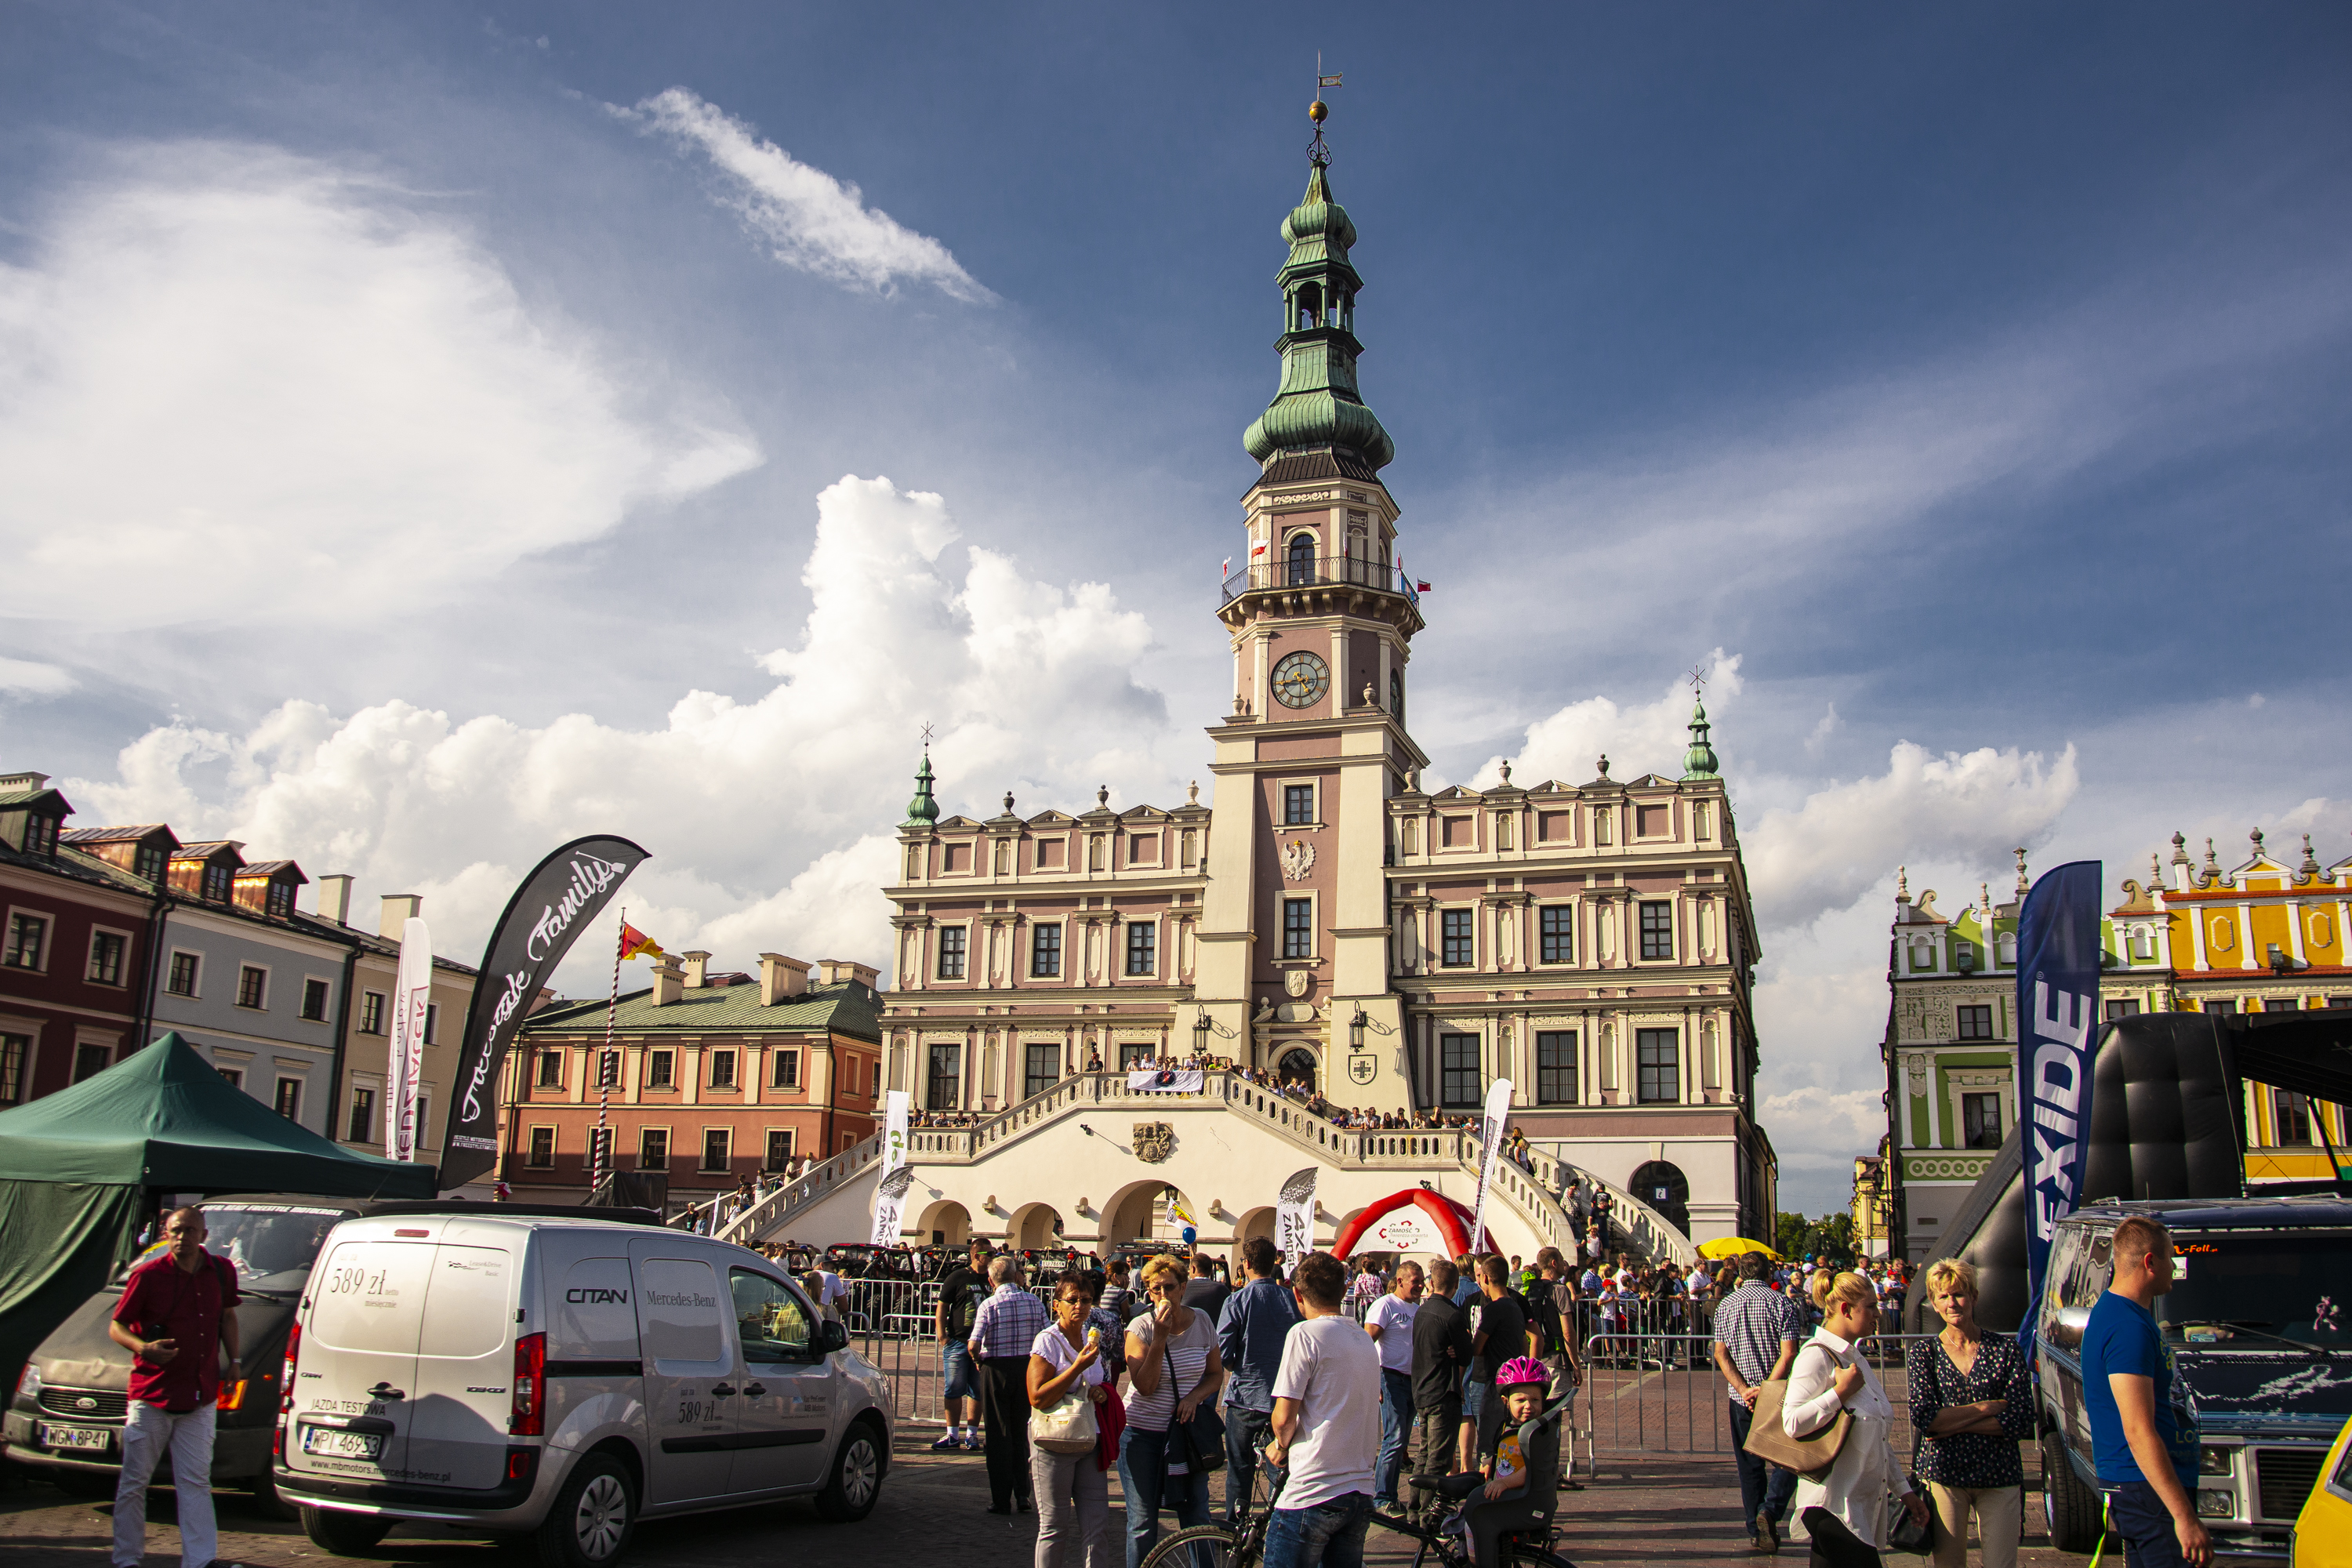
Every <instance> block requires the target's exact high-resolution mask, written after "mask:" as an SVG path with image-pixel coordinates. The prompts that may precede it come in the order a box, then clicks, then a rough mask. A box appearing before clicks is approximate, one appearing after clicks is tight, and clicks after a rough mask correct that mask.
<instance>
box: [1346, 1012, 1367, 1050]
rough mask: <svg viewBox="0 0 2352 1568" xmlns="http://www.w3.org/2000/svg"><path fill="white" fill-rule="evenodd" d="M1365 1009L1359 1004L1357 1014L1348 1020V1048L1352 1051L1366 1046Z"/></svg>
mask: <svg viewBox="0 0 2352 1568" xmlns="http://www.w3.org/2000/svg"><path fill="white" fill-rule="evenodd" d="M1364 1023H1365V1019H1364V1009H1363V1008H1362V1007H1361V1006H1360V1005H1359V1006H1358V1007H1357V1009H1356V1016H1354V1017H1352V1018H1350V1019H1349V1020H1348V1048H1349V1050H1351V1051H1360V1050H1362V1049H1363V1048H1364Z"/></svg>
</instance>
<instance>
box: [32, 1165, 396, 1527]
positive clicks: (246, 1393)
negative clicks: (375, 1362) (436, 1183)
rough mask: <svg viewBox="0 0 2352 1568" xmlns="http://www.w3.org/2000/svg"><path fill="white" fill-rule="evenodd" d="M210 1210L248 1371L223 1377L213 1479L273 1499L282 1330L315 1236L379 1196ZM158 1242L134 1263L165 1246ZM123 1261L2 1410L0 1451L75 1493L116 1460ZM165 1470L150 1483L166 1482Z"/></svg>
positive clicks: (95, 1487) (256, 1200)
mask: <svg viewBox="0 0 2352 1568" xmlns="http://www.w3.org/2000/svg"><path fill="white" fill-rule="evenodd" d="M199 1206H200V1207H202V1208H203V1210H204V1211H205V1231H206V1233H207V1234H206V1236H205V1250H206V1251H208V1252H213V1253H216V1254H218V1255H220V1256H222V1257H225V1258H227V1259H228V1260H229V1261H230V1262H232V1263H234V1264H236V1274H237V1285H238V1288H239V1289H240V1290H241V1291H242V1292H243V1294H244V1300H242V1301H240V1302H239V1303H238V1304H237V1309H236V1328H237V1336H238V1338H237V1349H238V1351H239V1352H240V1359H241V1360H242V1362H243V1363H244V1366H245V1372H246V1375H245V1378H244V1380H243V1381H241V1382H238V1383H234V1384H223V1385H222V1388H221V1393H220V1399H219V1401H218V1404H219V1406H220V1415H219V1426H218V1427H217V1435H216V1436H215V1438H214V1442H213V1477H212V1479H213V1484H214V1485H215V1486H223V1487H245V1488H247V1489H251V1490H252V1491H254V1492H255V1493H257V1494H258V1495H259V1496H260V1497H261V1498H262V1499H263V1500H265V1501H270V1502H275V1501H276V1489H275V1488H274V1487H273V1486H272V1485H271V1482H270V1479H269V1450H270V1442H271V1436H272V1434H273V1433H274V1432H275V1431H276V1429H277V1426H278V1392H279V1391H278V1369H279V1366H280V1364H281V1363H283V1362H284V1360H285V1357H286V1329H287V1325H288V1324H289V1323H291V1322H292V1321H294V1309H295V1305H296V1303H297V1302H298V1301H299V1300H300V1299H301V1294H302V1286H303V1283H304V1281H306V1280H307V1279H310V1264H311V1262H312V1261H313V1260H314V1259H315V1258H317V1257H318V1256H319V1246H320V1242H322V1241H324V1240H325V1239H326V1236H327V1232H329V1231H330V1230H332V1229H333V1228H334V1227H335V1226H336V1225H337V1224H338V1223H340V1222H341V1221H343V1220H346V1219H351V1218H352V1217H354V1216H356V1215H362V1214H366V1213H369V1212H371V1211H372V1210H373V1209H375V1208H379V1207H382V1206H384V1205H379V1204H373V1203H367V1202H362V1201H360V1200H356V1199H350V1198H322V1197H314V1196H307V1195H304V1194H288V1193H263V1194H243V1195H238V1196H233V1197H224V1198H213V1199H209V1200H207V1201H206V1202H205V1203H204V1204H202V1205H199ZM163 1246H164V1244H163V1243H162V1242H160V1241H159V1242H157V1243H156V1244H155V1245H154V1246H152V1247H149V1248H147V1250H146V1251H144V1252H142V1254H140V1256H139V1258H136V1259H134V1260H133V1263H134V1265H135V1264H136V1263H141V1262H144V1261H146V1259H148V1258H153V1257H157V1256H160V1255H161V1254H162V1252H163ZM129 1276H130V1268H124V1269H122V1270H121V1272H120V1273H118V1274H117V1275H116V1276H115V1277H114V1279H113V1280H112V1281H111V1282H110V1284H109V1285H108V1286H107V1287H106V1289H102V1290H100V1291H99V1292H98V1293H97V1294H96V1295H94V1296H92V1297H91V1298H90V1299H89V1300H87V1301H85V1302H83V1303H82V1304H81V1305H80V1306H79V1307H78V1308H76V1309H75V1310H74V1314H73V1316H71V1317H69V1318H68V1319H67V1320H66V1321H64V1322H63V1323H61V1324H59V1325H58V1329H57V1331H55V1332H54V1333H52V1334H50V1335H49V1337H48V1338H47V1339H46V1340H44V1341H42V1342H41V1345H40V1348H39V1349H38V1350H36V1351H35V1352H33V1358H32V1360H31V1361H29V1362H27V1363H26V1365H25V1371H24V1375H23V1376H22V1377H21V1378H20V1379H19V1380H18V1382H17V1384H16V1396H15V1397H14V1398H13V1399H11V1400H10V1401H9V1404H8V1410H7V1414H6V1416H5V1421H0V1451H5V1454H6V1456H7V1458H8V1459H9V1460H10V1461H11V1462H12V1463H15V1464H18V1465H22V1466H24V1467H25V1468H26V1471H27V1472H29V1473H31V1474H34V1475H37V1476H38V1477H40V1478H41V1479H45V1480H49V1481H54V1482H55V1483H56V1484H57V1485H58V1486H59V1487H60V1488H62V1489H65V1490H66V1491H68V1492H69V1493H71V1494H73V1495H74V1496H77V1497H112V1496H113V1495H114V1485H115V1477H116V1475H117V1473H118V1472H119V1471H120V1470H121V1463H122V1424H123V1421H124V1419H125V1418H126V1416H127V1415H128V1413H129V1406H130V1387H131V1352H129V1351H126V1350H124V1349H123V1348H122V1347H121V1345H118V1344H116V1343H115V1342H114V1341H113V1340H112V1339H110V1338H109V1337H108V1335H107V1331H106V1325H107V1322H108V1321H109V1320H110V1319H111V1318H112V1317H113V1315H114V1309H115V1306H116V1304H117V1303H118V1302H120V1301H121V1300H122V1287H123V1283H124V1281H125V1280H126V1279H128V1278H129ZM162 1482H163V1472H162V1471H160V1470H159V1471H158V1472H157V1483H158V1484H159V1485H160V1484H162ZM289 1517H291V1514H290V1510H289Z"/></svg>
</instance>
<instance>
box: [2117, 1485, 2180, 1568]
mask: <svg viewBox="0 0 2352 1568" xmlns="http://www.w3.org/2000/svg"><path fill="white" fill-rule="evenodd" d="M2189 1479H2191V1480H2194V1479H2196V1478H2195V1477H2194V1476H2191V1477H2189ZM2196 1495H2197V1489H2196V1488H2194V1487H2191V1488H2189V1496H2190V1497H2191V1498H2192V1499H2193V1498H2194V1497H2196ZM2106 1499H2107V1522H2108V1523H2109V1524H2111V1525H2113V1526H2114V1527H2115V1531H2116V1534H2117V1535H2120V1536H2122V1537H2123V1538H2124V1562H2125V1563H2126V1564H2127V1565H2128V1568H2180V1537H2179V1536H2178V1535H2175V1534H2174V1533H2173V1532H2172V1510H2170V1509H2168V1508H2166V1507H2165V1506H2164V1500H2163V1499H2162V1498H2160V1497H2158V1496H2157V1495H2156V1489H2155V1488H2154V1487H2152V1486H2150V1485H2148V1484H2147V1482H2146V1481H2126V1482H2125V1483H2124V1484H2123V1485H2121V1486H2119V1487H2112V1488H2109V1489H2107V1493H2106Z"/></svg>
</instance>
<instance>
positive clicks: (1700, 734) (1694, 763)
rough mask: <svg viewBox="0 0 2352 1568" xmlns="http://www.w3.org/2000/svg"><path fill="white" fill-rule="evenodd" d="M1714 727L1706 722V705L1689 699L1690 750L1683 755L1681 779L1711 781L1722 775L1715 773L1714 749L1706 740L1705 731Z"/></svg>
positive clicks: (1697, 699)
mask: <svg viewBox="0 0 2352 1568" xmlns="http://www.w3.org/2000/svg"><path fill="white" fill-rule="evenodd" d="M1714 728H1715V726H1714V725H1712V724H1710V723H1708V722H1707V721H1706V701H1705V700H1702V699H1700V698H1698V697H1696V696H1694V697H1693V698H1692V699H1691V717H1690V737H1691V743H1690V750H1689V751H1687V752H1684V753H1683V777H1684V778H1685V780H1689V779H1713V778H1721V777H1722V776H1723V775H1722V773H1719V772H1718V771H1717V763H1716V757H1715V747H1714V745H1713V743H1712V742H1709V741H1708V740H1707V738H1706V737H1707V731H1710V730H1712V729H1714Z"/></svg>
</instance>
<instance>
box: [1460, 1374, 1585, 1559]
mask: <svg viewBox="0 0 2352 1568" xmlns="http://www.w3.org/2000/svg"><path fill="white" fill-rule="evenodd" d="M1550 1378H1551V1374H1550V1373H1548V1372H1546V1371H1545V1370H1544V1365H1543V1363H1541V1362H1539V1361H1538V1360H1536V1359H1535V1358H1534V1357H1533V1356H1519V1357H1517V1358H1516V1359H1515V1360H1511V1361H1507V1362H1505V1363H1503V1364H1502V1366H1501V1367H1500V1368H1499V1369H1498V1370H1497V1371H1496V1373H1495V1394H1496V1397H1497V1398H1499V1399H1501V1400H1502V1402H1503V1407H1504V1409H1505V1410H1506V1411H1507V1412H1508V1415H1507V1418H1506V1419H1505V1421H1504V1424H1503V1434H1502V1436H1501V1438H1500V1439H1499V1440H1498V1441H1497V1442H1496V1445H1495V1453H1494V1458H1492V1459H1491V1460H1490V1461H1489V1462H1488V1463H1486V1465H1483V1466H1481V1467H1480V1471H1481V1473H1482V1474H1484V1475H1485V1476H1486V1478H1487V1480H1486V1485H1485V1486H1483V1487H1480V1488H1479V1489H1478V1490H1477V1492H1476V1494H1475V1498H1474V1500H1472V1501H1471V1503H1470V1505H1469V1506H1468V1507H1467V1508H1465V1510H1463V1512H1462V1522H1463V1525H1464V1526H1465V1528H1466V1530H1467V1531H1468V1532H1469V1536H1470V1545H1471V1550H1472V1552H1473V1554H1474V1557H1475V1561H1476V1563H1477V1564H1478V1568H1501V1563H1502V1551H1501V1548H1500V1542H1501V1538H1502V1535H1503V1532H1504V1531H1511V1530H1532V1529H1539V1528H1541V1527H1542V1526H1544V1525H1546V1524H1547V1523H1549V1521H1550V1519H1551V1515H1552V1510H1554V1509H1555V1508H1556V1507H1557V1506H1558V1504H1559V1442H1560V1438H1559V1417H1558V1415H1554V1416H1553V1417H1552V1418H1551V1419H1549V1420H1545V1419H1543V1418H1542V1417H1543V1408H1544V1395H1545V1393H1546V1391H1547V1390H1548V1389H1549V1387H1550ZM1457 1495H1458V1494H1457Z"/></svg>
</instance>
